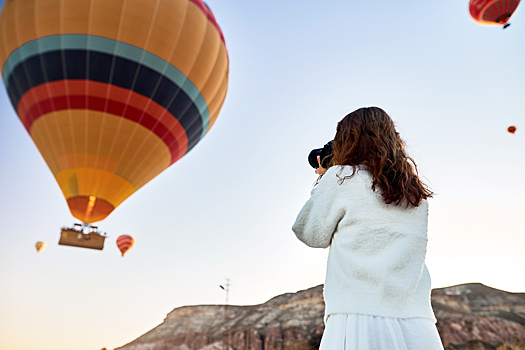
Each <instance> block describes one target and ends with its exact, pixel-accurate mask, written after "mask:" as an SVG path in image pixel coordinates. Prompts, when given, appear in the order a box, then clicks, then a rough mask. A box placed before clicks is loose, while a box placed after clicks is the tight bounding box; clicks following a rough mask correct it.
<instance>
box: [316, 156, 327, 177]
mask: <svg viewBox="0 0 525 350" xmlns="http://www.w3.org/2000/svg"><path fill="white" fill-rule="evenodd" d="M317 163H318V164H319V168H317V169H315V173H316V174H317V175H320V176H323V175H324V173H326V169H325V168H323V166H322V165H321V156H317Z"/></svg>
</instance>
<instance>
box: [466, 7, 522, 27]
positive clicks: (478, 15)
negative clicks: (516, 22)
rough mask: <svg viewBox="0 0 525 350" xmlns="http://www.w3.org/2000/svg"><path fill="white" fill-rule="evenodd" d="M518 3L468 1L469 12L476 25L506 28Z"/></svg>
mask: <svg viewBox="0 0 525 350" xmlns="http://www.w3.org/2000/svg"><path fill="white" fill-rule="evenodd" d="M519 3H520V0H470V3H469V12H470V15H471V16H472V18H473V19H474V20H475V21H476V22H478V23H481V24H485V25H503V27H504V28H506V27H508V26H509V25H510V24H509V23H507V22H508V21H509V19H510V16H512V14H513V13H514V11H515V10H516V8H517V7H518V5H519Z"/></svg>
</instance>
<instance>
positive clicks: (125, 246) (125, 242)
mask: <svg viewBox="0 0 525 350" xmlns="http://www.w3.org/2000/svg"><path fill="white" fill-rule="evenodd" d="M134 243H135V240H134V239H133V237H131V236H129V235H122V236H119V238H117V247H118V249H119V250H120V252H121V253H122V256H124V254H126V252H127V251H128V250H130V249H131V247H133V244H134Z"/></svg>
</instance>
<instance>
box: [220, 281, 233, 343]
mask: <svg viewBox="0 0 525 350" xmlns="http://www.w3.org/2000/svg"><path fill="white" fill-rule="evenodd" d="M230 286H231V283H230V279H229V278H226V284H225V286H223V285H222V284H221V285H219V287H221V288H222V290H224V291H226V304H224V318H225V320H226V322H225V327H226V350H229V349H230V328H229V327H228V296H229V294H230ZM222 345H223V346H222V347H223V349H224V345H225V344H224V337H223V341H222Z"/></svg>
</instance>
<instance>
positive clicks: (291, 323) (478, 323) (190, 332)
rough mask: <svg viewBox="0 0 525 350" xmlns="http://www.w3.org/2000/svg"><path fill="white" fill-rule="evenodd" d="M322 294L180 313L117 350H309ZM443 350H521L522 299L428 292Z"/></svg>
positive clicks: (524, 342) (524, 349) (462, 290)
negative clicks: (443, 345)
mask: <svg viewBox="0 0 525 350" xmlns="http://www.w3.org/2000/svg"><path fill="white" fill-rule="evenodd" d="M322 289H323V286H322V285H319V286H317V287H313V288H310V289H307V290H303V291H299V292H297V293H287V294H283V295H279V296H276V297H274V298H272V299H270V300H269V301H267V302H266V303H264V304H260V305H251V306H231V305H230V306H228V308H227V310H226V307H225V306H224V305H198V306H183V307H180V308H177V309H175V310H173V311H172V312H170V313H169V314H168V315H167V317H166V319H165V320H164V322H163V323H161V324H160V325H158V326H157V327H155V328H153V329H152V330H150V331H149V332H147V333H146V334H144V335H142V336H140V337H139V338H137V339H135V340H134V341H132V342H130V343H128V344H126V345H124V346H122V347H120V348H118V349H119V350H223V349H224V350H226V349H227V350H314V349H318V348H319V343H320V341H321V336H322V334H323V330H324V323H323V315H324V302H323V296H322ZM432 306H433V308H434V311H435V313H436V318H437V319H438V322H437V327H438V331H439V333H440V335H441V339H442V341H443V344H445V346H446V349H447V350H488V349H493V350H525V293H509V292H505V291H501V290H498V289H494V288H490V287H487V286H484V285H483V284H480V283H471V284H463V285H458V286H453V287H447V288H440V289H434V290H433V291H432Z"/></svg>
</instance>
